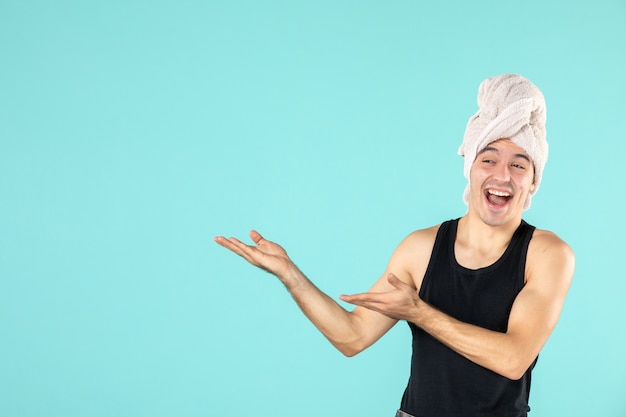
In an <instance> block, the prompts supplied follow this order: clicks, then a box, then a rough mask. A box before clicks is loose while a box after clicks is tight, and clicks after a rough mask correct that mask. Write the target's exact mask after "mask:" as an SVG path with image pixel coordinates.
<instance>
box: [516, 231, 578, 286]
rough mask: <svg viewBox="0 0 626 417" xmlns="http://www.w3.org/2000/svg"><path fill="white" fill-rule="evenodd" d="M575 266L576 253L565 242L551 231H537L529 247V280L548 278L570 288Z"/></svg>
mask: <svg viewBox="0 0 626 417" xmlns="http://www.w3.org/2000/svg"><path fill="white" fill-rule="evenodd" d="M574 266H575V256H574V251H573V250H572V248H571V247H570V246H569V245H568V244H567V243H565V241H563V240H562V239H561V238H559V237H558V236H557V235H556V234H555V233H553V232H551V231H549V230H542V229H536V230H535V232H534V233H533V237H532V239H531V241H530V245H529V247H528V260H527V274H528V278H531V277H532V276H538V275H539V276H546V277H551V278H552V279H553V280H556V281H561V282H562V283H563V284H565V285H567V286H569V283H570V282H571V279H572V276H573V274H574Z"/></svg>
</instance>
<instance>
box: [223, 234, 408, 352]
mask: <svg viewBox="0 0 626 417" xmlns="http://www.w3.org/2000/svg"><path fill="white" fill-rule="evenodd" d="M250 237H251V238H252V240H253V241H254V243H255V245H246V244H244V243H242V242H241V241H239V240H237V239H235V238H228V239H226V238H224V237H222V236H218V237H216V238H215V242H216V243H218V244H219V245H221V246H223V247H225V248H226V249H229V250H231V251H232V252H234V253H236V254H238V255H239V256H241V257H242V258H244V259H245V260H246V261H248V262H249V263H251V264H252V265H255V266H257V267H259V268H261V269H264V270H265V271H267V272H270V273H271V274H274V275H276V276H277V277H278V278H279V279H280V281H282V283H283V284H284V285H285V287H286V288H287V290H288V291H289V293H290V294H291V296H292V297H293V298H294V300H295V301H296V303H297V304H298V306H299V307H300V309H301V310H302V312H303V313H304V314H305V315H306V317H308V318H309V320H310V321H311V322H312V323H313V324H314V325H315V326H316V327H317V328H318V329H319V330H320V331H321V332H322V333H323V334H324V336H326V338H327V339H328V340H329V341H330V342H331V343H332V344H333V346H335V347H336V348H337V349H338V350H339V351H340V352H342V353H343V354H344V355H346V356H354V355H356V354H357V353H359V352H361V351H363V350H364V349H366V348H367V347H369V346H370V345H372V344H373V343H374V342H376V341H377V340H378V339H379V338H380V337H382V336H383V335H384V334H385V333H386V332H387V331H388V330H389V329H390V328H391V327H392V326H393V325H394V324H395V323H396V322H397V320H396V319H394V318H390V317H388V316H386V315H383V314H380V313H378V312H376V311H373V310H370V309H367V308H363V307H357V308H355V309H354V311H352V312H348V311H346V310H345V309H344V308H343V307H341V306H340V305H339V304H338V303H337V302H335V301H334V300H333V299H331V298H330V297H328V296H327V295H326V294H324V293H323V292H322V291H320V290H319V289H318V288H317V287H316V286H315V285H314V284H313V283H312V282H311V281H310V280H309V279H308V278H307V277H306V276H305V275H304V274H303V273H302V272H301V271H300V270H299V269H298V267H297V266H296V265H295V264H294V263H293V262H292V260H291V259H290V258H289V256H288V255H287V252H286V251H285V250H284V249H283V248H282V247H281V246H280V245H278V244H276V243H274V242H271V241H269V240H266V239H264V238H263V237H262V236H261V235H260V234H259V233H258V232H256V231H252V232H250ZM407 241H410V239H405V241H403V242H402V243H401V244H400V245H399V246H398V248H397V249H396V250H395V251H394V253H393V255H392V256H391V259H390V261H389V264H388V266H387V269H386V272H385V273H384V274H383V276H382V277H381V278H380V279H379V280H378V281H377V282H376V283H375V284H374V285H373V286H372V288H371V290H370V291H372V292H389V291H391V290H393V289H394V287H393V286H391V285H390V283H389V282H388V281H387V279H386V277H387V275H388V274H389V273H390V271H392V270H393V271H395V273H396V274H397V275H398V277H399V279H401V280H402V282H403V283H406V285H407V286H409V287H410V288H413V291H414V292H415V287H414V284H413V280H412V277H411V276H410V274H409V273H408V268H407V262H409V260H410V259H411V258H415V255H414V254H413V255H412V256H411V252H412V251H411V249H409V246H411V245H410V244H409V243H407Z"/></svg>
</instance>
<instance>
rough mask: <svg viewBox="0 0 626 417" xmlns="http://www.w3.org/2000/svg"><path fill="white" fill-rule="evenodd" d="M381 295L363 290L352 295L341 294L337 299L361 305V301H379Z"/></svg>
mask: <svg viewBox="0 0 626 417" xmlns="http://www.w3.org/2000/svg"><path fill="white" fill-rule="evenodd" d="M381 296H383V295H382V294H379V293H371V292H365V293H362V294H352V295H347V294H342V295H340V296H339V299H340V300H342V301H345V302H346V303H350V304H357V305H361V304H362V303H372V302H373V303H376V302H380V300H381Z"/></svg>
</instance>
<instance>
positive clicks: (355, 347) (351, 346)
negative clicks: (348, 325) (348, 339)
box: [333, 342, 367, 358]
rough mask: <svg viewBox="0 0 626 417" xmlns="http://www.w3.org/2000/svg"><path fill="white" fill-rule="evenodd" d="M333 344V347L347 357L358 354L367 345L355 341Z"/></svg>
mask: <svg viewBox="0 0 626 417" xmlns="http://www.w3.org/2000/svg"><path fill="white" fill-rule="evenodd" d="M333 345H334V346H335V348H337V350H338V351H339V352H341V353H342V354H343V355H344V356H346V357H348V358H352V357H354V356H356V355H358V354H359V353H361V352H363V351H364V350H365V349H366V348H367V346H363V345H360V344H358V343H355V342H352V343H333Z"/></svg>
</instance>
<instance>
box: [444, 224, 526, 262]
mask: <svg viewBox="0 0 626 417" xmlns="http://www.w3.org/2000/svg"><path fill="white" fill-rule="evenodd" d="M520 223H521V218H519V219H515V220H513V221H509V222H507V223H505V224H503V225H498V226H492V225H489V224H486V223H485V222H483V221H482V220H481V219H480V218H479V217H478V216H472V215H471V214H470V213H468V214H466V215H465V216H463V217H462V218H461V219H460V220H459V224H458V228H457V234H456V241H455V252H456V256H457V260H458V261H459V263H460V264H461V265H464V266H468V267H470V268H471V267H474V268H478V267H482V266H485V265H488V264H490V263H491V262H493V261H495V260H496V259H497V258H499V257H500V256H501V255H502V254H503V253H504V251H505V250H506V248H507V247H508V245H509V243H510V242H511V239H512V238H513V234H514V233H515V231H516V230H517V228H518V227H519V225H520Z"/></svg>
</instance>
